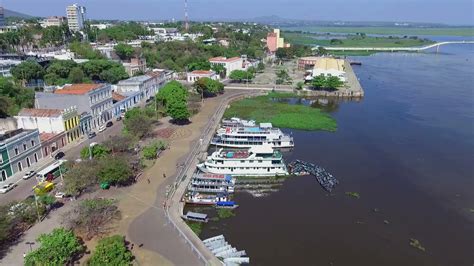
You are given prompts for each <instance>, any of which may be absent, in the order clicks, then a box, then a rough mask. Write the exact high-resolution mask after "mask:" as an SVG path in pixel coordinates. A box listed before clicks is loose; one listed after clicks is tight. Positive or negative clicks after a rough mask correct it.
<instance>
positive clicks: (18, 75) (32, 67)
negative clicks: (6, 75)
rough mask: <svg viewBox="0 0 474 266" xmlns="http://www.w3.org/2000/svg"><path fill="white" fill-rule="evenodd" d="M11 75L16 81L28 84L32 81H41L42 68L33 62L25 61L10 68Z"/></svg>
mask: <svg viewBox="0 0 474 266" xmlns="http://www.w3.org/2000/svg"><path fill="white" fill-rule="evenodd" d="M10 72H11V74H12V76H13V77H14V78H15V79H16V80H21V81H23V82H28V81H30V80H32V79H42V78H43V76H44V69H43V67H42V66H41V65H40V64H38V62H36V61H35V60H26V61H23V62H21V63H20V64H18V65H16V66H14V67H12V69H11V71H10Z"/></svg>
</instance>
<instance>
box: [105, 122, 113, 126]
mask: <svg viewBox="0 0 474 266" xmlns="http://www.w3.org/2000/svg"><path fill="white" fill-rule="evenodd" d="M113 125H114V123H112V121H109V122H107V124H105V126H106V127H111V126H113Z"/></svg>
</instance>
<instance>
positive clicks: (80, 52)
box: [69, 42, 104, 60]
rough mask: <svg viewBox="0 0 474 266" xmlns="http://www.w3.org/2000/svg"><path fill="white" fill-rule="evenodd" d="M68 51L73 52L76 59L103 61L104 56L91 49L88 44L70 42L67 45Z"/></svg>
mask: <svg viewBox="0 0 474 266" xmlns="http://www.w3.org/2000/svg"><path fill="white" fill-rule="evenodd" d="M69 49H70V50H71V52H73V53H74V54H75V55H76V56H77V57H78V58H83V59H90V60H94V59H104V56H102V54H101V53H100V52H99V51H97V50H94V49H93V48H92V46H91V45H90V44H89V43H84V42H72V43H71V44H69Z"/></svg>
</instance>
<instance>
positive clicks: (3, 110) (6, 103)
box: [0, 96, 12, 118]
mask: <svg viewBox="0 0 474 266" xmlns="http://www.w3.org/2000/svg"><path fill="white" fill-rule="evenodd" d="M10 108H12V104H11V102H10V99H9V98H8V97H5V96H0V118H6V117H7V116H8V114H9V113H10Z"/></svg>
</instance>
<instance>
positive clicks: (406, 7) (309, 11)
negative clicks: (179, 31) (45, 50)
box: [0, 0, 474, 26]
mask: <svg viewBox="0 0 474 266" xmlns="http://www.w3.org/2000/svg"><path fill="white" fill-rule="evenodd" d="M255 2H256V1H252V0H239V1H238V2H236V1H232V0H188V6H189V8H188V13H189V18H190V20H196V21H202V20H213V21H218V20H247V19H253V18H257V17H267V16H278V17H281V18H285V19H301V20H309V21H348V22H349V21H353V22H417V23H441V24H449V25H469V26H472V25H474V14H473V13H474V11H473V10H474V6H473V2H472V1H471V0H452V1H443V0H431V1H430V0H399V1H397V0H378V1H376V0H350V1H347V0H346V1H344V0H333V1H332V2H331V3H328V2H326V1H321V0H293V1H288V0H273V1H270V0H259V1H258V3H259V4H255ZM72 3H78V4H80V5H83V6H85V7H86V8H87V18H89V19H118V20H169V19H176V20H183V17H184V10H183V9H184V0H160V1H158V0H134V1H132V0H100V2H91V1H86V0H76V1H66V0H41V1H38V0H0V5H3V7H4V8H6V9H9V10H12V11H16V12H20V13H24V14H27V15H31V16H41V17H46V16H59V15H63V16H64V15H65V8H66V6H67V5H69V4H72ZM104 10H106V12H104ZM321 10H322V11H323V12H318V11H321ZM354 10H357V11H358V12H353V11H354ZM421 10H422V11H421Z"/></svg>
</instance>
